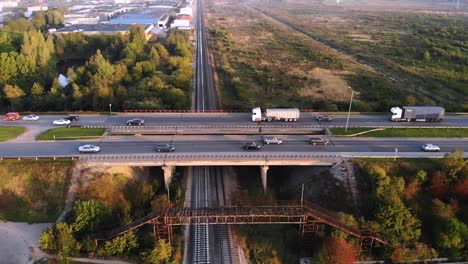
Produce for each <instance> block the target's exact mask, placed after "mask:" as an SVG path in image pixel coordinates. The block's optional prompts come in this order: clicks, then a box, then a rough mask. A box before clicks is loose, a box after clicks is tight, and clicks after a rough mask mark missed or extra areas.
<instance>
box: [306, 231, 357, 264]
mask: <svg viewBox="0 0 468 264" xmlns="http://www.w3.org/2000/svg"><path fill="white" fill-rule="evenodd" d="M355 261H356V254H355V253H354V249H353V246H352V245H351V244H349V243H348V242H346V241H345V240H343V239H341V238H337V237H329V238H326V239H325V241H324V242H323V243H322V246H321V247H320V249H319V250H318V252H317V254H315V256H314V257H313V262H314V263H317V264H349V263H354V262H355Z"/></svg>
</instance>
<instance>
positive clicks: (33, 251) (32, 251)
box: [0, 222, 53, 264]
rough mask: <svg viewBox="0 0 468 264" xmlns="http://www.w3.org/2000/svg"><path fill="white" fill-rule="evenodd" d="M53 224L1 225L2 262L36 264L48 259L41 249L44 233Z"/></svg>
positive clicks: (0, 249)
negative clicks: (40, 260) (42, 234)
mask: <svg viewBox="0 0 468 264" xmlns="http://www.w3.org/2000/svg"><path fill="white" fill-rule="evenodd" d="M52 224H53V223H42V224H28V223H16V222H2V223H0V260H1V263H2V264H10V263H11V264H18V263H34V261H36V260H39V259H41V258H43V257H46V256H47V254H45V253H44V252H42V251H41V250H40V249H39V238H40V236H41V233H42V231H44V230H45V229H47V228H48V227H50V226H52Z"/></svg>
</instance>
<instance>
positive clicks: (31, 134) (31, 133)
mask: <svg viewBox="0 0 468 264" xmlns="http://www.w3.org/2000/svg"><path fill="white" fill-rule="evenodd" d="M49 129H50V127H41V126H30V127H27V128H26V132H24V133H23V134H21V135H20V136H19V137H17V138H15V139H12V140H9V141H8V142H33V141H36V137H37V135H39V134H40V133H42V132H44V131H46V130H49Z"/></svg>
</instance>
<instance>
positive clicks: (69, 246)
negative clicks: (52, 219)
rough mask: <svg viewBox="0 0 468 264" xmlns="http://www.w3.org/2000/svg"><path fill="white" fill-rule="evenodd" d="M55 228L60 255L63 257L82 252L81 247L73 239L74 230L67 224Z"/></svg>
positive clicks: (59, 224) (60, 224)
mask: <svg viewBox="0 0 468 264" xmlns="http://www.w3.org/2000/svg"><path fill="white" fill-rule="evenodd" d="M55 228H56V236H57V242H58V245H59V253H61V254H62V255H63V256H72V255H74V254H76V253H77V252H78V251H79V250H80V245H79V244H78V242H77V241H76V239H75V238H74V237H73V228H72V227H71V226H70V225H68V224H66V223H58V224H57V225H56V227H55Z"/></svg>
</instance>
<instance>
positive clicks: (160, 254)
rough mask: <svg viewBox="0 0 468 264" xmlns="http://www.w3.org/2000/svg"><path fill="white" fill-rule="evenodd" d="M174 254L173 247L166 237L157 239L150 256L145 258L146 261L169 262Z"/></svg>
mask: <svg viewBox="0 0 468 264" xmlns="http://www.w3.org/2000/svg"><path fill="white" fill-rule="evenodd" d="M171 256H172V247H171V245H170V244H169V242H166V240H164V239H159V240H158V241H156V245H155V247H154V249H153V250H152V251H151V253H150V254H149V256H148V257H147V258H145V262H146V263H152V264H158V263H162V262H167V261H169V260H170V258H171Z"/></svg>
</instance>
